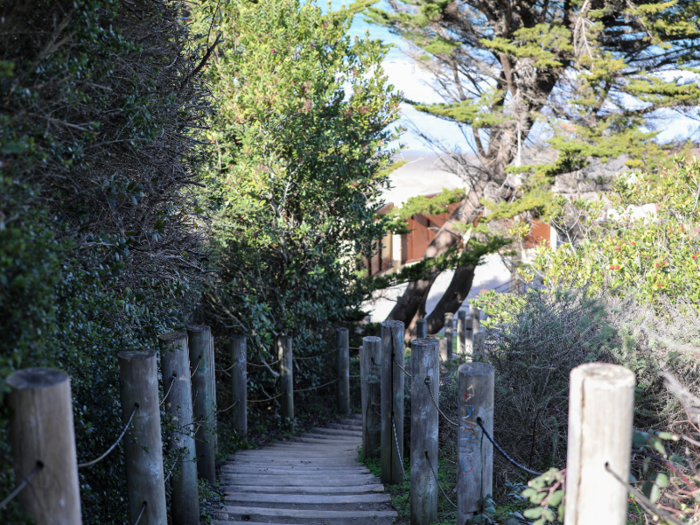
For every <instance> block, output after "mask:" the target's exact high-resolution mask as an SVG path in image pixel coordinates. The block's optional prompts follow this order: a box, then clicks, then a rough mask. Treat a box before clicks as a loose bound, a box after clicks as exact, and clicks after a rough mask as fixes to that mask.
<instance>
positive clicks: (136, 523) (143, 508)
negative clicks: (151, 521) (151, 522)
mask: <svg viewBox="0 0 700 525" xmlns="http://www.w3.org/2000/svg"><path fill="white" fill-rule="evenodd" d="M146 505H147V503H146V502H145V501H144V502H143V507H141V512H139V516H138V518H136V521H135V522H134V525H139V521H141V517H142V516H143V513H144V512H145V511H146Z"/></svg>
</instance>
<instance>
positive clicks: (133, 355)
mask: <svg viewBox="0 0 700 525" xmlns="http://www.w3.org/2000/svg"><path fill="white" fill-rule="evenodd" d="M117 355H118V357H119V359H123V360H125V361H146V360H148V359H151V358H154V357H155V356H156V353H155V351H154V350H148V349H146V350H124V351H123V352H119V353H118V354H117Z"/></svg>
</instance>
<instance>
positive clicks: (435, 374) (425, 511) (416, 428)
mask: <svg viewBox="0 0 700 525" xmlns="http://www.w3.org/2000/svg"><path fill="white" fill-rule="evenodd" d="M411 375H412V376H413V381H412V384H411V525H429V524H430V523H432V522H434V521H437V518H438V486H437V483H436V482H435V477H434V475H433V471H432V470H431V465H432V468H433V469H435V473H436V474H437V469H438V423H439V422H438V410H437V408H436V407H435V403H433V399H435V400H436V401H437V400H438V399H439V398H438V396H439V391H438V390H439V386H440V343H439V342H438V340H437V339H435V338H433V337H429V338H421V339H414V340H413V341H411ZM431 394H432V397H431Z"/></svg>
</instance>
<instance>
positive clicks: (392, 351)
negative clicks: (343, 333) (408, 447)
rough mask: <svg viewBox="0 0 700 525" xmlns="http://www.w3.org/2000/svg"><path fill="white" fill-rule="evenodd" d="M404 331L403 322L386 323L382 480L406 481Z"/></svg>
mask: <svg viewBox="0 0 700 525" xmlns="http://www.w3.org/2000/svg"><path fill="white" fill-rule="evenodd" d="M404 335H405V328H404V324H403V322H401V321H384V322H383V323H382V366H381V368H382V386H381V391H382V393H381V395H382V410H381V414H382V432H381V449H382V450H381V468H382V470H381V480H382V483H390V484H396V483H401V482H402V481H403V467H402V463H401V460H402V458H403V457H404V450H403V448H404V446H403V445H404V443H403V414H404V394H403V389H404V373H403V372H402V371H401V369H400V368H399V367H398V366H397V363H398V364H399V365H400V366H404V353H405V347H404ZM397 441H398V449H397V443H396V442H397Z"/></svg>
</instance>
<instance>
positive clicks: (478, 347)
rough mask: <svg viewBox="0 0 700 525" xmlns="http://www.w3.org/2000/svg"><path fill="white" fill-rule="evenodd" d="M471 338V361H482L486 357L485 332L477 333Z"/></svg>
mask: <svg viewBox="0 0 700 525" xmlns="http://www.w3.org/2000/svg"><path fill="white" fill-rule="evenodd" d="M472 338H473V341H472V360H475V359H482V358H483V357H484V356H485V355H486V345H485V342H486V332H477V333H475V334H474V335H473V336H472Z"/></svg>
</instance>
